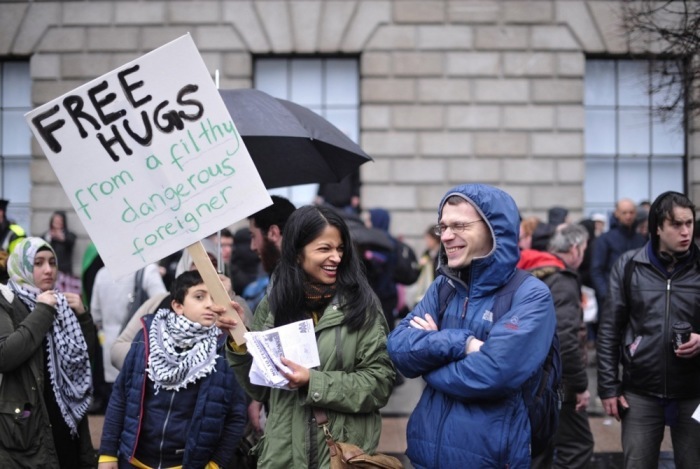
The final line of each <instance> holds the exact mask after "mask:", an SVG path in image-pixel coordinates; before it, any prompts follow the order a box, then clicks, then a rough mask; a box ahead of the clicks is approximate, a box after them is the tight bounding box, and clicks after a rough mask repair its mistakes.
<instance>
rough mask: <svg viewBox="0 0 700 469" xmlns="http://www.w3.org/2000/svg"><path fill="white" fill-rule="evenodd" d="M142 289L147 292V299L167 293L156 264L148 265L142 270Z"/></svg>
mask: <svg viewBox="0 0 700 469" xmlns="http://www.w3.org/2000/svg"><path fill="white" fill-rule="evenodd" d="M143 287H144V290H146V291H147V292H148V297H149V298H152V297H154V296H156V295H160V294H162V293H167V292H168V290H167V289H166V288H165V284H164V283H163V277H161V275H160V272H159V271H158V266H157V265H156V264H148V265H147V266H146V268H145V269H144V271H143Z"/></svg>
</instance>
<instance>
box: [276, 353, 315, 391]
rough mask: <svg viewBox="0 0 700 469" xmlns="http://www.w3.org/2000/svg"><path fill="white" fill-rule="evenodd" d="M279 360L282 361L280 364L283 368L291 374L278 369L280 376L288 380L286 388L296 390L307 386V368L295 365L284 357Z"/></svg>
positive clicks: (308, 377)
mask: <svg viewBox="0 0 700 469" xmlns="http://www.w3.org/2000/svg"><path fill="white" fill-rule="evenodd" d="M280 360H281V361H282V364H283V365H284V366H286V367H287V368H289V369H290V370H292V372H291V373H287V372H286V371H284V370H283V369H281V368H280V369H279V370H280V372H281V373H282V376H284V377H285V378H287V380H289V384H288V386H289V388H290V389H298V388H301V387H304V386H306V385H307V384H309V379H310V376H309V369H308V368H304V367H303V366H301V365H297V364H296V363H294V362H293V361H291V360H287V359H286V358H284V357H280Z"/></svg>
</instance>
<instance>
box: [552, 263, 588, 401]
mask: <svg viewBox="0 0 700 469" xmlns="http://www.w3.org/2000/svg"><path fill="white" fill-rule="evenodd" d="M546 283H547V284H548V285H549V288H550V291H551V292H552V300H554V310H555V311H556V314H557V335H558V336H559V354H560V356H561V363H562V378H563V381H564V383H565V385H566V391H571V392H574V393H582V392H584V391H585V390H586V389H587V388H588V375H587V374H586V365H585V363H584V361H583V352H582V350H581V339H580V336H579V332H580V329H581V322H582V311H581V289H580V287H579V284H578V281H577V279H576V278H574V277H573V276H572V275H568V274H564V273H558V274H553V275H552V280H551V282H550V281H547V282H546Z"/></svg>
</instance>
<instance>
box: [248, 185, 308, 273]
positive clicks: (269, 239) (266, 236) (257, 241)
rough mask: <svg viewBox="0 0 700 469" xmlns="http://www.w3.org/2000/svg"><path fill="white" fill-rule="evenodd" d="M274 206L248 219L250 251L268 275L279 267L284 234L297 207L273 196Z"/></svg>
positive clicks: (282, 198)
mask: <svg viewBox="0 0 700 469" xmlns="http://www.w3.org/2000/svg"><path fill="white" fill-rule="evenodd" d="M271 199H272V205H270V206H268V207H265V208H264V209H262V210H260V211H259V212H256V213H254V214H252V215H251V216H249V217H248V225H249V228H250V249H251V250H253V251H254V252H255V253H256V254H257V255H258V256H260V261H261V262H262V266H263V269H264V270H265V272H267V273H268V274H270V273H272V271H273V270H274V269H275V266H277V262H278V261H279V258H280V250H281V249H282V233H283V231H284V225H285V224H286V223H287V219H288V218H289V216H290V215H291V214H292V212H294V210H295V209H296V207H295V206H294V204H293V203H291V202H290V201H289V200H287V199H285V198H284V197H280V196H277V195H273V196H272V197H271Z"/></svg>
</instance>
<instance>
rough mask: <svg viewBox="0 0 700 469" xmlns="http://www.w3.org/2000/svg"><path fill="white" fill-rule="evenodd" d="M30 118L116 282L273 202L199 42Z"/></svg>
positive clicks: (113, 75) (100, 81) (175, 44)
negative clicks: (199, 48)
mask: <svg viewBox="0 0 700 469" xmlns="http://www.w3.org/2000/svg"><path fill="white" fill-rule="evenodd" d="M25 118H26V120H27V123H28V124H29V127H30V128H31V129H32V132H33V133H34V136H35V137H36V138H37V140H38V141H39V144H40V145H41V148H42V150H43V151H44V153H45V154H46V157H47V158H48V160H49V163H50V164H51V166H52V167H53V170H54V171H55V173H56V175H57V177H58V179H59V181H60V183H61V185H62V186H63V189H64V190H65V192H66V194H67V195H68V198H69V199H70V202H71V204H72V205H73V207H74V209H75V211H76V213H77V214H78V216H79V217H80V220H81V221H82V223H83V225H84V226H85V229H86V230H87V232H88V234H89V236H90V238H91V239H92V241H93V242H94V243H95V245H96V246H97V249H98V251H99V253H100V256H101V257H102V259H103V260H104V262H105V265H106V266H107V268H108V269H109V270H110V272H111V273H112V275H113V276H114V277H115V278H119V277H122V276H124V275H126V274H128V273H130V272H133V271H135V270H138V269H139V268H141V267H143V266H144V265H146V264H148V263H151V262H156V261H158V260H160V259H162V258H163V257H165V256H167V255H169V254H172V253H173V252H176V251H178V250H180V249H183V248H185V247H186V246H189V245H192V244H193V243H196V242H197V241H199V240H201V239H203V238H205V237H206V236H209V235H211V234H212V233H214V232H216V231H218V230H220V229H222V228H224V227H227V226H229V225H231V224H233V223H234V222H236V221H238V220H241V219H243V218H245V217H247V216H248V215H250V214H252V213H255V212H257V211H259V210H261V209H262V208H264V207H266V206H268V205H270V204H271V203H272V201H271V199H270V197H269V195H268V193H267V190H266V189H265V187H264V185H263V183H262V181H261V179H260V175H259V174H258V172H257V170H256V168H255V165H254V164H253V161H252V159H251V157H250V155H249V154H248V151H247V150H246V148H245V145H244V144H243V142H242V140H241V137H240V135H239V133H238V131H237V130H236V127H235V125H234V124H233V121H232V120H231V117H230V115H229V113H228V111H227V109H226V106H225V105H224V103H223V101H222V100H221V97H220V95H219V93H218V92H217V90H216V87H215V86H214V83H213V81H212V79H211V76H210V74H209V72H208V70H207V68H206V66H205V64H204V61H203V60H202V58H201V56H200V55H199V52H198V51H197V48H196V46H195V44H194V42H193V41H192V39H191V37H190V36H189V35H186V36H183V37H181V38H179V39H176V40H174V41H172V42H170V43H168V44H166V45H164V46H163V47H160V48H158V49H156V50H154V51H152V52H150V53H148V54H146V55H144V56H142V57H140V58H138V59H136V60H134V61H132V62H129V63H128V64H126V65H124V66H122V67H120V68H118V69H116V70H113V71H112V72H110V73H107V74H105V75H103V76H101V77H99V78H97V79H95V80H93V81H91V82H89V83H87V84H85V85H83V86H81V87H79V88H76V89H75V90H73V91H71V92H69V93H66V94H65V95H63V96H61V97H59V98H57V99H55V100H53V101H51V102H49V103H46V104H45V105H43V106H40V107H38V108H37V109H34V110H33V111H31V112H29V113H27V114H26V116H25Z"/></svg>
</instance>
